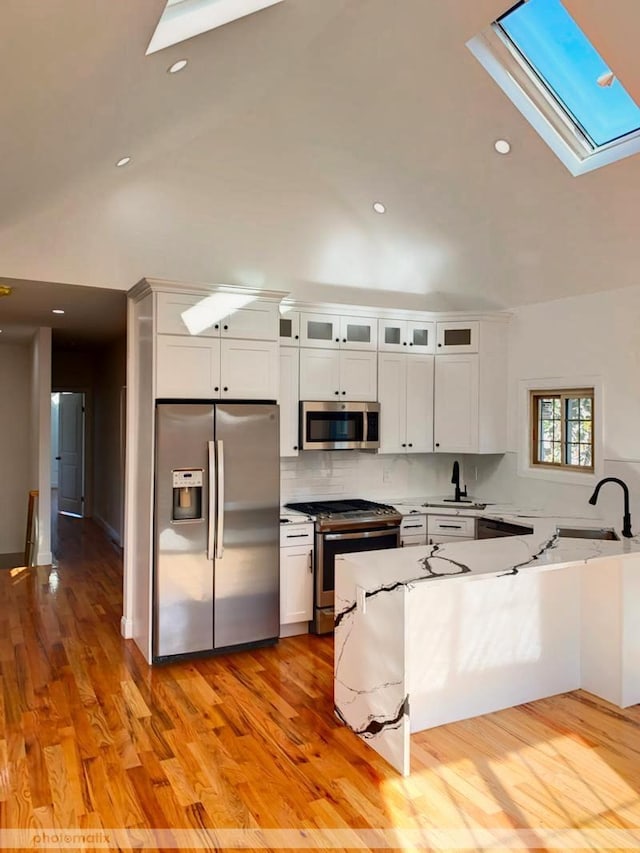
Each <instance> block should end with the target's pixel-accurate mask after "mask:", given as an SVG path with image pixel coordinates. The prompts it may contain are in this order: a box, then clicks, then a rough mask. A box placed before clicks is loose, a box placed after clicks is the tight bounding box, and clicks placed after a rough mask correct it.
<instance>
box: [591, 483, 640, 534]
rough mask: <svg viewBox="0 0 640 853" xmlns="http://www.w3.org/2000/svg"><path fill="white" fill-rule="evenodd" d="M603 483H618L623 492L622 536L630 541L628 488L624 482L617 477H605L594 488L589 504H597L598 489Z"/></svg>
mask: <svg viewBox="0 0 640 853" xmlns="http://www.w3.org/2000/svg"><path fill="white" fill-rule="evenodd" d="M605 483H618V485H619V486H622V491H623V492H624V518H623V520H622V535H623V536H624V537H625V538H626V539H630V538H631V537H632V536H633V533H632V532H631V514H630V513H629V487H628V486H627V484H626V483H625V482H624V480H619V479H618V478H617V477H605V478H604V480H600V482H599V483H598V485H597V486H596V487H595V489H594V491H593V494H592V495H591V497H590V498H589V503H590V504H591V505H592V506H595V505H596V503H597V502H598V494H599V492H600V489H601V488H602V486H603V485H604V484H605Z"/></svg>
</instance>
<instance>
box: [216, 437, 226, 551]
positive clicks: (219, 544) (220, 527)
mask: <svg viewBox="0 0 640 853" xmlns="http://www.w3.org/2000/svg"><path fill="white" fill-rule="evenodd" d="M216 444H217V445H218V452H217V454H216V455H217V463H218V464H217V466H216V467H217V472H216V474H217V476H216V504H217V505H218V514H217V525H216V560H221V559H222V555H223V554H224V442H223V441H222V439H221V438H220V439H218V441H217V442H216Z"/></svg>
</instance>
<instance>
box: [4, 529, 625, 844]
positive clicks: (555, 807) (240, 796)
mask: <svg viewBox="0 0 640 853" xmlns="http://www.w3.org/2000/svg"><path fill="white" fill-rule="evenodd" d="M59 538H60V542H61V546H62V549H63V550H62V557H61V559H60V562H59V565H58V566H57V567H53V568H52V567H39V568H38V569H25V570H24V571H23V572H19V573H17V574H16V575H13V576H12V575H11V573H9V572H4V573H0V829H10V828H20V827H23V828H28V827H31V828H33V827H43V828H44V827H47V826H48V827H51V826H63V825H65V824H70V825H73V826H76V827H78V828H87V829H96V830H97V829H108V828H110V827H111V828H114V827H129V828H131V829H132V830H135V831H136V832H140V831H142V830H144V829H145V828H158V829H160V828H173V829H175V830H176V831H177V830H180V829H182V830H193V831H194V832H199V833H205V832H206V831H207V830H211V831H213V832H215V831H222V830H224V829H235V828H245V829H251V830H260V831H262V832H263V833H264V843H265V844H267V841H266V839H267V833H268V831H269V830H270V829H281V830H289V829H295V830H298V831H299V832H300V833H301V835H300V838H301V839H304V838H305V836H304V835H302V833H303V832H306V833H307V834H308V838H307V840H308V839H313V838H314V836H313V833H314V832H318V831H319V830H323V831H325V832H326V833H327V835H326V836H325V841H326V839H330V840H331V841H332V843H333V844H335V846H336V849H346V848H347V847H348V846H349V845H351V844H353V845H356V844H358V845H360V846H361V835H360V833H362V832H365V831H375V830H376V829H377V830H380V831H384V830H387V831H388V830H391V829H393V828H394V827H395V828H396V829H397V831H398V832H399V833H400V832H401V830H402V829H403V828H406V829H413V830H415V831H416V832H417V833H418V835H416V836H415V838H414V840H413V843H414V845H415V849H421V845H420V844H419V843H418V841H416V839H418V840H419V839H420V838H422V834H424V838H425V839H426V838H428V837H429V832H431V831H436V830H441V829H442V828H443V827H444V828H449V829H451V830H453V829H456V828H458V829H460V830H465V831H466V830H473V829H476V830H481V829H489V830H491V829H493V830H498V829H504V830H511V829H513V830H518V829H523V830H524V829H531V830H532V831H534V832H536V831H538V832H541V830H540V828H541V827H556V828H558V829H561V828H570V827H575V828H583V829H591V830H597V829H600V830H602V829H621V830H630V829H635V828H637V827H638V826H640V707H636V708H629V709H626V710H625V711H621V710H620V709H617V708H614V707H613V706H611V705H609V703H606V702H604V701H602V700H599V699H597V698H595V697H592V696H589V694H586V693H584V692H581V691H576V692H575V693H570V694H564V695H561V696H556V697H551V698H549V699H545V700H541V701H540V702H534V703H528V704H526V705H523V706H520V707H519V708H514V709H509V710H507V711H503V712H498V713H495V714H490V715H486V716H485V717H482V718H478V719H475V720H467V721H463V722H461V723H456V724H453V725H450V726H441V727H439V728H436V729H432V730H430V731H427V732H421V733H420V734H417V735H414V736H413V759H412V773H411V775H410V776H409V777H407V778H405V779H403V778H401V777H399V776H398V775H397V774H396V773H395V771H394V770H393V769H392V768H390V766H389V765H388V764H387V763H386V762H385V761H384V760H383V759H382V758H381V757H380V756H378V755H377V754H376V753H374V752H372V751H371V750H370V749H369V748H368V747H367V746H366V744H365V743H363V742H362V741H361V740H360V739H358V738H356V737H355V736H354V735H353V734H352V733H351V732H350V731H348V730H347V729H346V728H344V727H343V726H341V725H340V724H339V723H338V721H337V720H336V718H335V716H334V713H333V696H332V686H333V643H332V638H331V637H315V636H302V637H292V638H288V639H286V640H282V641H281V642H280V643H279V644H277V645H276V646H274V647H269V648H261V649H256V650H253V651H250V652H241V653H238V654H233V655H223V656H217V657H209V658H206V657H203V658H200V659H197V660H196V659H193V660H190V661H188V662H183V663H177V664H169V665H166V666H161V667H156V668H152V667H149V666H147V664H146V662H145V661H144V659H143V657H142V655H141V653H140V651H139V650H138V649H137V648H136V647H135V645H134V644H133V643H132V642H131V641H127V640H123V639H122V637H121V636H120V618H121V615H122V598H121V590H122V567H121V563H120V560H119V558H118V556H117V554H116V552H115V551H114V549H113V548H112V547H111V546H110V545H109V544H108V543H106V542H105V540H104V537H103V535H102V533H101V532H100V531H99V529H98V528H96V526H95V525H93V524H92V523H91V522H90V521H89V520H81V519H73V520H69V519H61V526H60V536H59ZM372 838H377V837H376V836H372ZM533 839H534V840H536V839H537V836H535V834H534V836H533ZM379 840H380V843H383V841H382V838H381V837H380V839H379ZM543 842H544V838H543V836H542V835H541V836H540V843H539V847H540V848H543V847H544V846H545V845H544V843H543ZM384 843H387V842H386V840H385V841H384ZM453 846H455V845H452V847H453ZM587 846H588V845H585V848H586V847H587ZM147 849H149V848H147ZM301 849H305V848H304V844H303V845H301ZM403 849H409V848H408V846H405V847H404V848H403Z"/></svg>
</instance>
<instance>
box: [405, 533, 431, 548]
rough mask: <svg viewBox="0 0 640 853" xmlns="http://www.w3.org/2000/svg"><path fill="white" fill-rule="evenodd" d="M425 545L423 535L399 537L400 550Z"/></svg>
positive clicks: (425, 540)
mask: <svg viewBox="0 0 640 853" xmlns="http://www.w3.org/2000/svg"><path fill="white" fill-rule="evenodd" d="M426 544H427V536H426V534H425V533H422V534H420V533H418V534H415V533H414V534H413V535H409V536H403V535H401V536H400V547H401V548H410V547H411V546H412V545H426Z"/></svg>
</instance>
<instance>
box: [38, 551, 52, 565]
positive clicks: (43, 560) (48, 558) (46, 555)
mask: <svg viewBox="0 0 640 853" xmlns="http://www.w3.org/2000/svg"><path fill="white" fill-rule="evenodd" d="M52 562H53V554H52V553H51V551H40V552H39V553H38V558H37V560H36V566H50V565H51V563H52Z"/></svg>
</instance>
